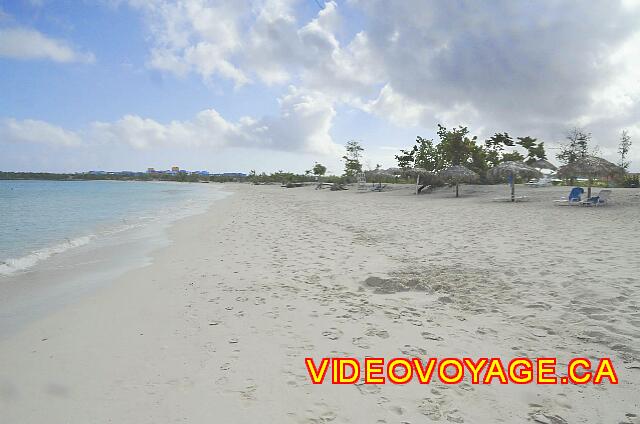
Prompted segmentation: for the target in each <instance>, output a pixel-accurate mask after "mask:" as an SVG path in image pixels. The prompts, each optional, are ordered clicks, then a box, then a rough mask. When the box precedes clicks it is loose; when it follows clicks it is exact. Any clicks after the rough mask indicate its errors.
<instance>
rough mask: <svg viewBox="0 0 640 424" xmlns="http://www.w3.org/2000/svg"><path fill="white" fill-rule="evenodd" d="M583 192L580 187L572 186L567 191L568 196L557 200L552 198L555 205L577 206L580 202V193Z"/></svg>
mask: <svg viewBox="0 0 640 424" xmlns="http://www.w3.org/2000/svg"><path fill="white" fill-rule="evenodd" d="M583 193H584V189H583V188H582V187H574V188H572V189H571V192H570V193H569V197H567V198H566V199H565V198H562V199H559V200H554V202H555V203H556V204H557V205H563V206H578V205H580V204H581V200H582V194H583Z"/></svg>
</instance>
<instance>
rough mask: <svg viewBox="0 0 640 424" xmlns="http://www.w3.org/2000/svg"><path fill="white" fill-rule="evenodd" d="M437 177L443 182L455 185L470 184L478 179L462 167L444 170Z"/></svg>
mask: <svg viewBox="0 0 640 424" xmlns="http://www.w3.org/2000/svg"><path fill="white" fill-rule="evenodd" d="M438 175H439V176H440V177H442V178H443V179H445V180H448V181H453V182H456V183H461V182H470V181H474V180H476V179H477V178H478V174H476V173H475V172H473V171H472V170H470V169H469V168H467V167H464V166H462V165H453V166H450V167H448V168H445V169H443V170H442V171H440V172H439V173H438Z"/></svg>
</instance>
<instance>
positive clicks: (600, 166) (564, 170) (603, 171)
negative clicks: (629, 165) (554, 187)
mask: <svg viewBox="0 0 640 424" xmlns="http://www.w3.org/2000/svg"><path fill="white" fill-rule="evenodd" d="M624 173H625V170H624V168H621V167H619V166H618V165H616V164H614V163H611V162H609V161H608V160H606V159H603V158H600V157H597V156H583V157H581V158H578V159H576V160H575V161H573V162H571V163H568V164H566V165H564V166H561V167H560V169H559V170H558V175H560V176H561V177H563V178H573V177H588V178H589V188H588V190H587V197H591V183H592V182H593V179H594V178H598V177H610V176H614V175H624Z"/></svg>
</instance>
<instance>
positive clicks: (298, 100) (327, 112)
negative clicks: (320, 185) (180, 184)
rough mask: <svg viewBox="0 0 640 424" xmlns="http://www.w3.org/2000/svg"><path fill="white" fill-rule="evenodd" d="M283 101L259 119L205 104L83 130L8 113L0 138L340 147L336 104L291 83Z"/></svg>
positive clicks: (312, 149) (325, 151)
mask: <svg viewBox="0 0 640 424" xmlns="http://www.w3.org/2000/svg"><path fill="white" fill-rule="evenodd" d="M279 102H280V114H279V115H278V116H266V117H263V118H261V119H254V118H251V117H243V118H240V119H239V120H238V121H237V122H231V121H228V120H226V119H225V118H223V117H222V116H221V115H220V114H219V113H218V112H217V111H216V110H214V109H207V110H203V111H201V112H199V113H198V114H197V115H196V116H195V117H194V118H192V119H190V120H184V121H178V120H176V121H171V122H168V123H161V122H158V121H156V120H153V119H149V118H143V117H140V116H137V115H126V116H124V117H123V118H121V119H119V120H117V121H115V122H94V123H92V124H91V125H90V127H89V128H88V129H87V130H84V131H80V132H73V131H68V130H65V129H63V128H60V127H56V126H54V125H51V124H48V123H46V122H42V121H35V120H24V121H18V120H15V119H6V120H4V121H1V122H0V142H2V141H8V142H24V143H49V144H54V145H59V146H67V147H76V146H89V145H92V144H102V145H104V144H120V145H122V144H124V145H129V146H131V147H133V148H135V149H153V148H163V149H164V148H179V149H185V148H191V147H196V148H199V147H204V148H213V149H223V148H230V147H236V148H240V147H241V148H257V149H270V150H277V151H289V152H301V153H315V154H320V155H330V154H337V153H338V152H341V148H340V147H339V146H337V145H335V144H334V143H333V140H332V139H331V135H330V133H329V131H330V129H331V125H332V120H333V118H334V116H335V110H334V109H333V106H332V104H331V102H330V101H328V100H327V99H326V98H325V97H324V96H323V95H322V94H320V93H318V92H314V91H309V90H303V89H298V88H295V87H290V88H289V90H288V92H287V93H286V94H285V95H284V96H283V97H282V98H281V99H280V100H279Z"/></svg>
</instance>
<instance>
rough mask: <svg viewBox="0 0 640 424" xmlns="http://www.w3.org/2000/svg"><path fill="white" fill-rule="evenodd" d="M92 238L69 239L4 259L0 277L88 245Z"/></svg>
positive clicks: (89, 236)
mask: <svg viewBox="0 0 640 424" xmlns="http://www.w3.org/2000/svg"><path fill="white" fill-rule="evenodd" d="M94 237H95V236H94V235H88V236H83V237H78V238H75V239H69V240H67V241H65V242H63V243H59V244H56V245H54V246H50V247H45V248H43V249H39V250H36V251H34V252H31V253H30V254H28V255H25V256H23V257H21V258H16V259H5V260H3V261H0V275H11V274H13V273H16V272H18V271H23V270H25V269H28V268H31V267H32V266H34V265H35V264H37V263H38V262H40V261H42V260H45V259H47V258H50V257H51V256H53V255H57V254H58V253H62V252H64V251H66V250H69V249H73V248H74V247H79V246H84V245H85V244H88V243H89V242H90V241H91V239H93V238H94Z"/></svg>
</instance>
